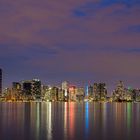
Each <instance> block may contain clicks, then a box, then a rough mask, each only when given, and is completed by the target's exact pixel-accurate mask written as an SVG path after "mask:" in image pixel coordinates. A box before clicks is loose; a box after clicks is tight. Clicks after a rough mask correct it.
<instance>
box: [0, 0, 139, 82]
mask: <svg viewBox="0 0 140 140" xmlns="http://www.w3.org/2000/svg"><path fill="white" fill-rule="evenodd" d="M139 9H140V5H139V1H137V0H133V1H132V0H130V1H129V2H126V1H122V2H121V3H120V1H119V0H118V1H115V2H113V1H111V2H109V1H108V2H107V1H105V0H94V1H93V0H88V1H85V0H61V1H58V0H53V1H51V0H50V1H46V0H41V1H38V0H14V1H12V2H11V1H10V0H1V1H0V18H1V22H0V31H1V32H0V56H1V60H0V63H1V65H2V66H3V67H4V68H5V69H8V70H7V73H9V75H13V73H14V72H15V73H18V76H19V77H32V76H34V75H39V76H40V77H42V79H44V80H45V78H46V77H49V79H51V77H53V78H54V79H55V78H56V80H58V79H59V78H60V79H61V77H63V78H69V79H71V80H72V79H73V80H76V79H81V80H83V81H84V80H85V81H86V80H88V79H92V76H93V77H94V78H95V80H99V79H104V80H107V81H109V80H111V79H119V78H121V77H124V79H130V78H132V77H135V78H137V76H138V75H139V70H140V68H139V66H138V60H139V47H140V41H139V38H140V32H139V26H140V10H139ZM9 62H10V65H9ZM13 66H14V67H13ZM22 75H23V76H22ZM82 76H83V78H82ZM44 77H45V78H44ZM12 78H13V77H12ZM17 79H18V78H17ZM46 79H47V78H46ZM77 81H78V80H77Z"/></svg>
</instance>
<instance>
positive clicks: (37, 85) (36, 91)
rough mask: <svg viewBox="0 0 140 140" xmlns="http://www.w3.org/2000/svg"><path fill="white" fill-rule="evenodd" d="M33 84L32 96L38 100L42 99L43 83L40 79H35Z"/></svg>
mask: <svg viewBox="0 0 140 140" xmlns="http://www.w3.org/2000/svg"><path fill="white" fill-rule="evenodd" d="M31 83H32V91H31V93H32V95H33V96H35V97H36V98H41V81H40V80H39V79H33V80H32V81H31Z"/></svg>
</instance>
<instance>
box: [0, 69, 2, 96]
mask: <svg viewBox="0 0 140 140" xmlns="http://www.w3.org/2000/svg"><path fill="white" fill-rule="evenodd" d="M0 95H2V69H0Z"/></svg>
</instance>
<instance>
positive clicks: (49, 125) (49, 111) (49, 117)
mask: <svg viewBox="0 0 140 140" xmlns="http://www.w3.org/2000/svg"><path fill="white" fill-rule="evenodd" d="M47 139H48V140H51V139H52V104H51V103H47Z"/></svg>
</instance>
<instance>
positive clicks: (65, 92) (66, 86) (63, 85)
mask: <svg viewBox="0 0 140 140" xmlns="http://www.w3.org/2000/svg"><path fill="white" fill-rule="evenodd" d="M68 88H69V83H68V82H67V81H64V82H62V90H63V91H64V95H65V97H68Z"/></svg>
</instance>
